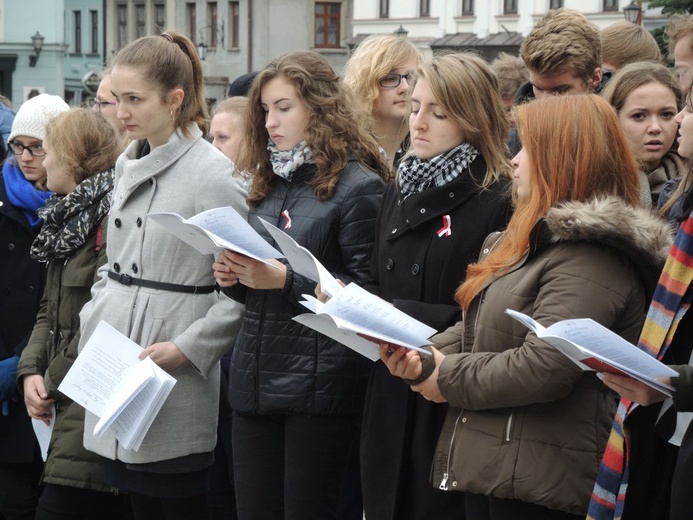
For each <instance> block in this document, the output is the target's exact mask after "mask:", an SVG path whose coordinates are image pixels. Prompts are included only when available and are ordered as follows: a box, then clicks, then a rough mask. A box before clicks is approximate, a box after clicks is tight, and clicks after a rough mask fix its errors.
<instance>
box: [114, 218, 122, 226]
mask: <svg viewBox="0 0 693 520" xmlns="http://www.w3.org/2000/svg"><path fill="white" fill-rule="evenodd" d="M113 223H114V224H115V227H120V225H121V222H120V219H119V218H117V219H115V220H114V221H113Z"/></svg>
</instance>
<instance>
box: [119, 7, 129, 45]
mask: <svg viewBox="0 0 693 520" xmlns="http://www.w3.org/2000/svg"><path fill="white" fill-rule="evenodd" d="M127 43H128V6H127V5H124V4H121V5H118V48H119V49H122V48H123V47H125V46H126V45H127Z"/></svg>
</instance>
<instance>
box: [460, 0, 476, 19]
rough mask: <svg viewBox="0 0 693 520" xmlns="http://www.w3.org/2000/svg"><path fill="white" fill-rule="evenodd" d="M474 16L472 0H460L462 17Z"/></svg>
mask: <svg viewBox="0 0 693 520" xmlns="http://www.w3.org/2000/svg"><path fill="white" fill-rule="evenodd" d="M473 14H474V0H462V16H470V15H473Z"/></svg>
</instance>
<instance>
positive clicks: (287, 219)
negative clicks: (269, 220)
mask: <svg viewBox="0 0 693 520" xmlns="http://www.w3.org/2000/svg"><path fill="white" fill-rule="evenodd" d="M282 217H284V229H291V217H290V216H289V210H286V209H285V210H284V211H282Z"/></svg>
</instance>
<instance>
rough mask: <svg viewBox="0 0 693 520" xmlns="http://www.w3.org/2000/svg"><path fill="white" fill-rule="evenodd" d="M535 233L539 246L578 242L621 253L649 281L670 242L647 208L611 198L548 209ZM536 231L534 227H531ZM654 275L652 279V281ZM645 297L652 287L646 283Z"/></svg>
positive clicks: (667, 232) (670, 236) (663, 223)
mask: <svg viewBox="0 0 693 520" xmlns="http://www.w3.org/2000/svg"><path fill="white" fill-rule="evenodd" d="M542 222H543V224H544V225H543V226H539V228H543V229H540V230H537V231H539V234H540V235H541V238H539V237H536V238H538V242H535V241H532V242H531V243H535V244H536V243H541V242H544V241H546V240H547V239H548V241H550V242H553V243H555V242H580V241H586V242H590V243H593V244H594V243H597V244H603V245H604V246H607V247H611V248H615V249H618V250H619V251H622V252H623V253H624V254H625V255H626V256H627V257H628V258H629V259H630V260H631V261H632V262H633V264H635V265H636V266H637V267H638V269H639V270H640V271H641V272H642V274H643V279H644V280H652V279H653V272H655V273H656V272H659V271H661V269H662V267H663V266H664V262H665V260H666V258H667V255H668V254H669V249H670V248H671V244H672V242H673V231H672V229H671V226H670V225H669V224H668V222H666V221H665V220H664V219H662V218H660V217H658V216H657V215H656V214H655V213H653V212H652V211H651V210H650V209H646V208H636V207H633V206H630V205H628V204H626V203H625V202H624V201H623V199H621V198H619V197H614V196H608V197H599V198H596V199H593V200H591V201H588V202H566V203H563V204H561V205H560V206H557V207H555V208H551V209H550V210H549V211H548V213H547V215H546V217H545V218H544V219H543V221H542ZM535 230H536V228H535ZM657 278H658V276H654V279H655V280H656V279H657ZM647 285H648V287H647V289H648V293H649V296H651V295H652V292H651V291H653V290H654V286H652V287H650V285H651V284H650V283H648V284H647Z"/></svg>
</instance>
